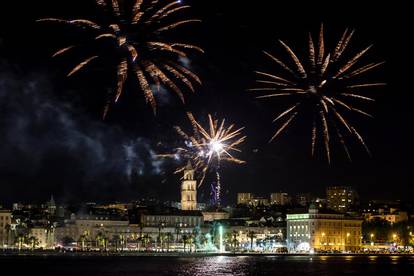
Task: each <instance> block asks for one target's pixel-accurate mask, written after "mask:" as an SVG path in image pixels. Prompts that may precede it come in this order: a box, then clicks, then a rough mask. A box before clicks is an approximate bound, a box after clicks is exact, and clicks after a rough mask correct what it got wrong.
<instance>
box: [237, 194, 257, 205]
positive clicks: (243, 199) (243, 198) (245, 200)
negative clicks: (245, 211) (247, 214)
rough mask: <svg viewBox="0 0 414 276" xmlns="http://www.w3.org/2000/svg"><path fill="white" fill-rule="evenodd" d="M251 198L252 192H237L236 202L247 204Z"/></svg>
mask: <svg viewBox="0 0 414 276" xmlns="http://www.w3.org/2000/svg"><path fill="white" fill-rule="evenodd" d="M252 198H253V194H252V193H237V204H241V205H249V204H250V201H251V200H252Z"/></svg>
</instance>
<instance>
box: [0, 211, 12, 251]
mask: <svg viewBox="0 0 414 276" xmlns="http://www.w3.org/2000/svg"><path fill="white" fill-rule="evenodd" d="M11 219H12V213H11V211H10V210H0V246H1V247H7V245H8V244H9V243H10V242H11V241H9V236H10V235H9V230H10V229H9V228H10V226H11Z"/></svg>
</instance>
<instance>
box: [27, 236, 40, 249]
mask: <svg viewBox="0 0 414 276" xmlns="http://www.w3.org/2000/svg"><path fill="white" fill-rule="evenodd" d="M27 243H28V244H29V245H30V247H31V248H32V250H34V249H35V248H36V246H38V245H39V240H38V239H37V238H36V237H34V236H30V237H29V238H28V239H27Z"/></svg>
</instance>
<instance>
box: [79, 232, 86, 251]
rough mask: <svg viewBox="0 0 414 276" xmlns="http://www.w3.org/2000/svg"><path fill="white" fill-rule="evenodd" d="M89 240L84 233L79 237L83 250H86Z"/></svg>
mask: <svg viewBox="0 0 414 276" xmlns="http://www.w3.org/2000/svg"><path fill="white" fill-rule="evenodd" d="M87 240H88V237H87V235H85V234H83V235H81V236H80V237H79V242H80V243H81V248H82V251H84V250H85V242H87Z"/></svg>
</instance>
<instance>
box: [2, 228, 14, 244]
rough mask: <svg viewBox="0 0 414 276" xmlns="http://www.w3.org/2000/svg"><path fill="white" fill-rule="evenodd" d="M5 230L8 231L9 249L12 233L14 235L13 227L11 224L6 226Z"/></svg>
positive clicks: (7, 242) (7, 241)
mask: <svg viewBox="0 0 414 276" xmlns="http://www.w3.org/2000/svg"><path fill="white" fill-rule="evenodd" d="M4 229H5V230H6V233H7V238H6V245H7V247H8V246H9V245H10V240H11V233H12V228H11V225H10V224H6V226H4Z"/></svg>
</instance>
